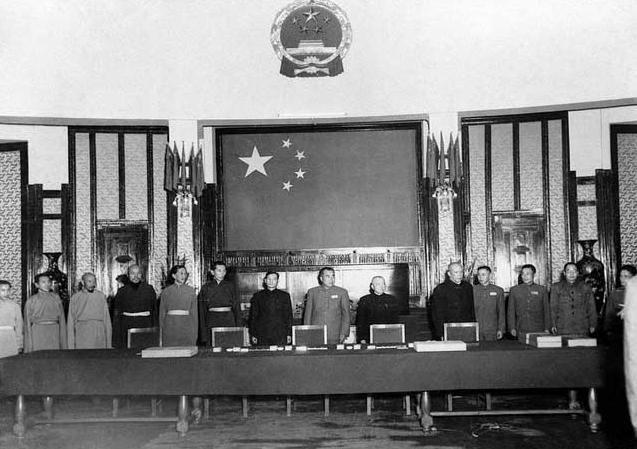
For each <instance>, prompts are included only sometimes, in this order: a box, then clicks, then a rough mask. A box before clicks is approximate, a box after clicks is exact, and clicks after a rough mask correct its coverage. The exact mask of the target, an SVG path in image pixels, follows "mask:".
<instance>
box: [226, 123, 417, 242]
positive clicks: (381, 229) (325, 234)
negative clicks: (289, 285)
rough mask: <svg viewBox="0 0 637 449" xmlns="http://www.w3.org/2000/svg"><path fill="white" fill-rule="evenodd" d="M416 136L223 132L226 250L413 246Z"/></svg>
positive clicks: (408, 132) (395, 132)
mask: <svg viewBox="0 0 637 449" xmlns="http://www.w3.org/2000/svg"><path fill="white" fill-rule="evenodd" d="M416 135H417V132H416V130H415V129H377V130H376V129H371V130H370V129H355V130H352V129H344V130H316V131H314V130H313V131H311V132H292V133H280V132H261V133H254V134H248V133H239V132H237V133H232V132H231V131H229V132H227V133H223V134H222V135H221V147H222V148H221V151H222V164H223V171H222V174H221V176H222V178H221V182H222V185H223V195H224V215H225V217H224V226H225V244H224V249H226V250H251V249H262V250H268V249H319V248H345V247H347V248H349V247H379V246H380V247H383V246H392V247H393V246H417V245H419V236H418V217H417V176H418V174H417V173H418V169H417V164H418V160H417V155H416Z"/></svg>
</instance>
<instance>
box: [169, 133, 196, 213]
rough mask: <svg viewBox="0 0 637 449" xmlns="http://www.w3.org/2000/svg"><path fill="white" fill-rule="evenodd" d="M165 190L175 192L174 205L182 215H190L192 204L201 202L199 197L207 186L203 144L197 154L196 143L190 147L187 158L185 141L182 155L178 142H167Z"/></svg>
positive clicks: (182, 146)
mask: <svg viewBox="0 0 637 449" xmlns="http://www.w3.org/2000/svg"><path fill="white" fill-rule="evenodd" d="M164 163H165V165H164V190H166V191H168V192H172V193H174V194H175V199H174V201H173V203H172V204H173V206H175V207H177V208H178V210H179V214H180V216H181V217H190V215H191V213H192V204H193V203H194V204H199V203H198V201H197V199H198V198H200V197H201V195H202V193H203V189H205V188H206V184H205V182H204V174H203V156H202V150H201V146H199V150H198V151H197V154H195V145H194V143H193V144H192V145H191V147H190V156H189V158H188V160H186V155H185V150H184V143H183V142H182V143H181V157H180V156H179V149H178V148H177V143H176V142H174V143H173V148H171V147H170V144H166V156H165V159H164Z"/></svg>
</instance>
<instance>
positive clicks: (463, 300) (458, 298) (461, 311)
mask: <svg viewBox="0 0 637 449" xmlns="http://www.w3.org/2000/svg"><path fill="white" fill-rule="evenodd" d="M463 277H464V270H463V267H462V264H460V263H459V262H452V263H450V264H449V266H448V267H447V279H445V281H444V282H442V283H441V284H439V285H438V286H437V287H436V288H435V289H434V291H433V294H432V295H431V318H432V324H433V336H434V339H436V340H441V339H442V338H443V337H444V325H445V323H463V322H475V320H476V313H475V309H474V305H473V287H472V286H471V284H469V283H468V282H467V281H465V280H464V279H463Z"/></svg>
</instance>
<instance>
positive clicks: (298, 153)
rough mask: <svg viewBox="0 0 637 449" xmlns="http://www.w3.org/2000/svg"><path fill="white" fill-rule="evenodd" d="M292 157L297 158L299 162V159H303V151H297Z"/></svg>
mask: <svg viewBox="0 0 637 449" xmlns="http://www.w3.org/2000/svg"><path fill="white" fill-rule="evenodd" d="M294 157H295V158H297V159H298V160H299V161H300V160H301V159H305V151H297V152H296V154H295V155H294Z"/></svg>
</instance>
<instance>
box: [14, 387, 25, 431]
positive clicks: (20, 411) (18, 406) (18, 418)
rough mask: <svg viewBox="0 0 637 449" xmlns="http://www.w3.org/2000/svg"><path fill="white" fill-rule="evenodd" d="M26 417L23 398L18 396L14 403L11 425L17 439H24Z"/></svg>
mask: <svg viewBox="0 0 637 449" xmlns="http://www.w3.org/2000/svg"><path fill="white" fill-rule="evenodd" d="M26 417H27V411H26V406H25V404H24V396H22V395H20V396H18V397H17V398H16V401H15V422H14V424H13V434H14V435H15V436H17V437H18V438H24V434H25V433H26V430H27V428H26V425H25V422H26Z"/></svg>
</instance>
